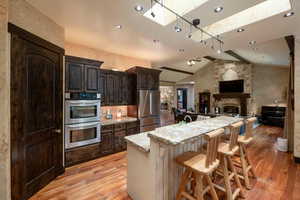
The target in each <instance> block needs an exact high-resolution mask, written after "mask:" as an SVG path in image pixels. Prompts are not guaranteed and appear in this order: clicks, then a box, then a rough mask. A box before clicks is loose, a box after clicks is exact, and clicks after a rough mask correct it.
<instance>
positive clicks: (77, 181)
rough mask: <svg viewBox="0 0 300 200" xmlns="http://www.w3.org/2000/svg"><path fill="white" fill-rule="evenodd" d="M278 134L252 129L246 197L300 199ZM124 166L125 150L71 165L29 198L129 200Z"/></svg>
mask: <svg viewBox="0 0 300 200" xmlns="http://www.w3.org/2000/svg"><path fill="white" fill-rule="evenodd" d="M281 134H282V129H281V128H277V127H269V126H260V127H258V128H256V129H255V139H254V142H253V143H252V144H251V145H250V146H249V151H250V153H249V154H250V158H251V160H252V161H253V164H254V166H255V170H256V173H257V175H258V177H259V178H258V180H257V181H254V182H252V184H254V187H253V189H252V190H247V191H246V199H247V200H298V199H299V200H300V192H299V191H300V165H299V164H298V165H297V164H295V163H294V161H293V158H292V155H291V154H287V153H282V152H278V151H277V150H276V148H275V140H276V138H277V137H278V136H280V135H281ZM126 166H127V163H126V152H121V153H118V154H114V155H111V156H107V157H104V158H100V159H97V160H93V161H90V162H86V163H83V164H80V165H76V166H73V167H70V168H68V169H66V173H65V174H64V175H62V176H60V177H58V178H57V179H56V180H55V181H53V182H51V183H50V184H49V185H48V186H46V187H45V188H44V189H42V190H41V191H40V192H39V193H37V194H36V195H35V196H33V197H32V198H31V199H30V200H48V199H53V200H87V199H91V200H93V199H97V200H131V199H130V197H128V195H127V192H126ZM138 200H142V199H138Z"/></svg>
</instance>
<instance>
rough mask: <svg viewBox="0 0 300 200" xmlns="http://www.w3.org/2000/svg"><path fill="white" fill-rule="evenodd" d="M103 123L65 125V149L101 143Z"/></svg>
mask: <svg viewBox="0 0 300 200" xmlns="http://www.w3.org/2000/svg"><path fill="white" fill-rule="evenodd" d="M100 133H101V123H100V122H99V121H98V122H89V123H80V124H69V125H65V148H66V149H70V148H74V147H80V146H84V145H88V144H94V143H97V142H100V141H101V134H100Z"/></svg>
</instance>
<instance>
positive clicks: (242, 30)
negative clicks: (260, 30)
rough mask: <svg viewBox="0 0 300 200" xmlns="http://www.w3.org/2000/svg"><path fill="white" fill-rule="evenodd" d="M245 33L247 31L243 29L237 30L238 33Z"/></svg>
mask: <svg viewBox="0 0 300 200" xmlns="http://www.w3.org/2000/svg"><path fill="white" fill-rule="evenodd" d="M244 31H245V29H243V28H239V29H238V30H237V32H238V33H240V32H244Z"/></svg>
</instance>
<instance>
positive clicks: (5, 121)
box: [0, 0, 10, 200]
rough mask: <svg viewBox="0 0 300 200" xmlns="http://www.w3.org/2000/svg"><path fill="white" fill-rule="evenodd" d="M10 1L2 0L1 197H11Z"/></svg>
mask: <svg viewBox="0 0 300 200" xmlns="http://www.w3.org/2000/svg"><path fill="white" fill-rule="evenodd" d="M7 22H8V1H7V0H0V96H1V100H0V113H1V115H0V130H1V131H0V163H1V164H0V183H1V184H0V199H1V200H2V199H3V200H8V199H10V144H9V143H10V98H9V97H10V70H9V63H8V62H9V59H8V57H9V53H8V52H9V50H8V49H9V47H8V44H9V43H8V34H7Z"/></svg>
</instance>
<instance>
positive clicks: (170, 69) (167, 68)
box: [160, 67, 194, 75]
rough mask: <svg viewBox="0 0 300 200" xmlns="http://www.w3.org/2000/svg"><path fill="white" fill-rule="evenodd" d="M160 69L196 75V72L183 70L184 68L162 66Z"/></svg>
mask: <svg viewBox="0 0 300 200" xmlns="http://www.w3.org/2000/svg"><path fill="white" fill-rule="evenodd" d="M160 69H164V70H168V71H172V72H177V73H182V74H188V75H194V73H192V72H188V71H183V70H179V69H173V68H170V67H161V68H160Z"/></svg>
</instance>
